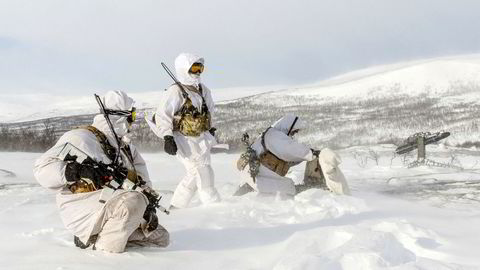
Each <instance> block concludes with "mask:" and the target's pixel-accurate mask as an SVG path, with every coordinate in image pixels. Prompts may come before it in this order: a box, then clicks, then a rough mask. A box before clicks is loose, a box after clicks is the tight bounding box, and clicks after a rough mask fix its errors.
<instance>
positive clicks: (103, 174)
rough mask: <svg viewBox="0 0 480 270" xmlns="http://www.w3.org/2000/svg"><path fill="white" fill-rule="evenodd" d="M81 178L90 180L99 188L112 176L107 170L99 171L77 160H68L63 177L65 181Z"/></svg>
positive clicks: (72, 181)
mask: <svg viewBox="0 0 480 270" xmlns="http://www.w3.org/2000/svg"><path fill="white" fill-rule="evenodd" d="M82 178H86V179H90V180H92V182H93V184H94V185H95V187H96V188H100V187H102V186H103V185H105V183H106V182H109V181H110V180H112V176H111V175H110V173H108V172H107V171H101V170H98V169H95V168H93V167H91V166H85V165H82V164H80V163H78V162H69V163H68V164H67V166H66V167H65V179H66V180H67V182H71V183H74V182H76V181H78V180H80V179H82Z"/></svg>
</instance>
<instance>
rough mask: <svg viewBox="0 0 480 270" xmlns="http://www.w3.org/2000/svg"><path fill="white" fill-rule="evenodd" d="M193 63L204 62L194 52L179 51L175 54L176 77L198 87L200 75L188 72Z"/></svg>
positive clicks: (184, 82) (183, 82) (186, 83)
mask: <svg viewBox="0 0 480 270" xmlns="http://www.w3.org/2000/svg"><path fill="white" fill-rule="evenodd" d="M193 63H202V64H204V60H203V58H202V57H200V56H198V55H195V54H191V53H181V54H180V55H178V56H177V58H175V71H176V73H177V79H178V81H179V82H180V83H182V84H185V85H193V86H195V87H198V85H199V84H200V75H195V74H191V73H189V72H188V71H189V70H190V68H191V67H192V65H193Z"/></svg>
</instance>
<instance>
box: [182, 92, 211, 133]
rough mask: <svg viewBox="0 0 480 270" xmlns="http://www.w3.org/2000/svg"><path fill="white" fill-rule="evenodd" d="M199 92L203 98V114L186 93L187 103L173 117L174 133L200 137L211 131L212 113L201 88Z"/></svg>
mask: <svg viewBox="0 0 480 270" xmlns="http://www.w3.org/2000/svg"><path fill="white" fill-rule="evenodd" d="M199 91H200V95H201V96H202V112H200V111H199V110H198V109H197V108H196V107H195V106H193V104H192V100H191V99H190V98H189V97H188V94H186V93H185V94H184V98H185V103H183V105H182V107H181V108H180V110H179V111H178V112H176V113H175V115H174V117H173V131H178V132H180V133H182V134H183V135H185V136H191V137H198V136H200V134H202V133H203V132H205V131H207V130H210V128H211V124H210V122H211V121H210V112H209V111H208V107H207V105H206V103H205V98H204V97H203V94H202V90H201V87H200V90H199Z"/></svg>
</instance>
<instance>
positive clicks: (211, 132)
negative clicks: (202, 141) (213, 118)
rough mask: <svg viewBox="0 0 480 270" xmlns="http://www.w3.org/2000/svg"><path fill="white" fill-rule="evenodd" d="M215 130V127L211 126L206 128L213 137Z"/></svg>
mask: <svg viewBox="0 0 480 270" xmlns="http://www.w3.org/2000/svg"><path fill="white" fill-rule="evenodd" d="M215 131H217V129H216V128H214V127H212V128H210V129H209V130H208V132H210V134H212V136H213V137H215Z"/></svg>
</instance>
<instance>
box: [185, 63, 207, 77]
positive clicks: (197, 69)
mask: <svg viewBox="0 0 480 270" xmlns="http://www.w3.org/2000/svg"><path fill="white" fill-rule="evenodd" d="M204 69H205V67H204V66H203V64H202V63H193V65H192V66H191V67H190V70H189V71H188V72H190V73H193V74H200V73H202V72H203V70H204Z"/></svg>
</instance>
